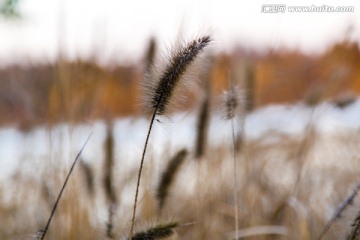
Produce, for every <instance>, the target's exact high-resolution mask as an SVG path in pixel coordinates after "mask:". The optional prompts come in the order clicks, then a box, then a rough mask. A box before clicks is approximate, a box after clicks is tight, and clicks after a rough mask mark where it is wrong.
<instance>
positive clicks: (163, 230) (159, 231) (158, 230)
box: [132, 223, 178, 240]
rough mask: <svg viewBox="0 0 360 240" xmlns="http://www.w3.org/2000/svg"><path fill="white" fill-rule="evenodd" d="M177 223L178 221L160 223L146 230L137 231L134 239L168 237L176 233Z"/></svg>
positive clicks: (144, 239) (145, 239)
mask: <svg viewBox="0 0 360 240" xmlns="http://www.w3.org/2000/svg"><path fill="white" fill-rule="evenodd" d="M177 225H178V224H177V223H168V224H159V225H157V226H155V227H153V228H149V229H148V230H146V231H144V232H139V233H136V234H135V235H134V237H133V238H132V239H133V240H155V239H160V238H166V237H169V236H171V235H172V234H173V233H174V228H176V227H177Z"/></svg>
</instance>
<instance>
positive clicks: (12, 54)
mask: <svg viewBox="0 0 360 240" xmlns="http://www.w3.org/2000/svg"><path fill="white" fill-rule="evenodd" d="M270 3H274V1H270V0H265V1H264V0H253V1H248V2H246V3H245V1H240V0H152V1H149V0H127V1H121V0H102V1H96V0H42V1H40V0H22V1H20V5H19V11H20V13H21V15H22V19H21V20H17V21H13V22H9V21H4V20H3V19H2V20H0V64H2V65H3V64H6V63H9V62H14V61H20V60H21V61H24V60H25V61H28V60H32V59H35V60H40V61H44V60H45V61H47V60H51V61H53V60H54V59H56V57H57V56H58V53H59V49H60V48H61V49H62V50H63V51H64V52H65V55H66V56H67V57H69V58H71V59H74V58H76V57H89V56H91V55H94V54H96V55H97V57H98V58H99V59H100V61H102V62H104V63H105V62H108V61H111V60H116V61H122V62H124V61H136V60H137V59H139V58H140V57H141V56H142V55H143V53H144V51H145V48H146V46H147V45H146V44H147V41H148V39H149V38H150V36H155V38H156V40H157V41H158V42H159V43H160V45H161V46H169V45H170V44H171V42H173V41H174V39H176V36H178V35H179V34H180V35H185V38H186V37H189V36H190V37H191V36H193V35H196V34H199V33H204V32H205V33H206V32H211V33H212V34H213V36H214V38H215V43H216V44H215V46H216V48H217V49H218V50H230V49H231V48H233V47H234V45H235V44H241V45H243V46H246V47H251V48H255V49H265V48H270V49H279V48H282V47H287V48H291V49H292V48H299V49H301V50H303V51H305V52H314V51H315V52H321V51H323V50H324V49H325V48H326V47H327V46H329V44H331V43H333V42H335V41H339V40H341V39H343V38H344V36H345V34H346V33H347V34H348V36H350V37H351V38H353V39H357V40H358V39H360V1H358V0H356V1H355V0H352V1H349V0H345V1H321V0H311V1H304V0H302V1H296V5H298V6H300V5H303V6H311V5H316V6H321V5H324V4H325V5H328V6H339V5H342V6H343V5H345V6H354V12H353V13H324V12H321V13H319V12H318V13H305V12H301V13H300V12H299V13H290V12H288V11H287V10H286V11H285V13H262V12H261V9H262V6H263V5H264V4H270ZM275 3H276V4H286V7H288V6H290V4H291V5H295V1H284V0H277V1H275ZM350 27H351V28H352V31H347V29H350Z"/></svg>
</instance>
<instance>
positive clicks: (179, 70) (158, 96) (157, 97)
mask: <svg viewBox="0 0 360 240" xmlns="http://www.w3.org/2000/svg"><path fill="white" fill-rule="evenodd" d="M210 42H211V38H210V36H204V37H199V38H197V39H196V40H193V41H191V42H190V43H189V44H187V45H185V46H182V47H179V48H178V49H176V50H175V51H174V53H173V54H172V56H171V58H170V59H169V62H168V63H167V64H166V65H165V68H164V71H163V72H162V73H161V74H160V76H159V78H157V79H155V80H153V79H150V80H151V81H150V80H149V81H147V83H146V86H145V89H146V91H147V92H148V93H147V95H148V97H147V98H148V99H147V100H146V105H148V108H149V109H153V110H155V111H156V114H158V115H165V114H166V113H167V109H168V105H169V102H170V101H171V100H170V99H171V98H172V97H173V95H174V92H175V90H176V88H177V86H178V85H179V81H180V79H181V78H182V77H183V76H184V74H185V73H186V71H187V70H188V68H189V67H190V65H191V64H192V63H193V62H194V61H195V60H196V58H197V56H198V55H199V54H200V53H202V52H203V51H204V49H205V47H206V46H208V45H209V43H210Z"/></svg>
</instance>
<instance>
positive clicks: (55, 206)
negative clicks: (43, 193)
mask: <svg viewBox="0 0 360 240" xmlns="http://www.w3.org/2000/svg"><path fill="white" fill-rule="evenodd" d="M91 135H92V133H90V134H89V136H88V138H87V139H86V141H85V143H84V145H83V146H82V148H81V149H80V151H79V153H78V154H77V155H76V158H75V160H74V162H73V164H72V165H71V168H70V170H69V173H68V175H67V176H66V178H65V181H64V184H63V186H62V188H61V190H60V193H59V195H58V197H57V199H56V201H55V204H54V207H53V209H52V210H51V214H50V217H49V219H48V221H47V223H46V226H45V228H44V230H43V231H42V233H41V238H40V239H41V240H43V239H45V236H46V233H47V231H48V229H49V226H50V223H51V220H52V219H53V217H54V214H55V211H56V209H57V206H58V204H59V202H60V199H61V196H62V194H63V192H64V190H65V187H66V185H67V183H68V181H69V178H70V175H71V173H72V172H73V170H74V167H75V165H76V163H77V161H78V159H79V158H80V155H81V153H82V152H83V150H84V148H85V147H86V145H87V143H88V142H89V140H90V137H91Z"/></svg>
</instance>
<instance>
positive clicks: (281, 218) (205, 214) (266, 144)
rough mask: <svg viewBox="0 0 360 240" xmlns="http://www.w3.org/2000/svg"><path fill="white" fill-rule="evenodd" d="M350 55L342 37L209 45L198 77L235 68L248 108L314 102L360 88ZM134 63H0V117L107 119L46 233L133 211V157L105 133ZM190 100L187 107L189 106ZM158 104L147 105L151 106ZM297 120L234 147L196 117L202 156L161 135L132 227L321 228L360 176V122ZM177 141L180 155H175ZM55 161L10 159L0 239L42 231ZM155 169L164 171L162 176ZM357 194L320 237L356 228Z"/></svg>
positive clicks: (123, 227) (116, 227) (26, 121)
mask: <svg viewBox="0 0 360 240" xmlns="http://www.w3.org/2000/svg"><path fill="white" fill-rule="evenodd" d="M151 44H153V43H151ZM150 46H152V45H150ZM149 49H152V47H150V48H149ZM151 51H153V50H151ZM148 56H151V54H148ZM149 58H152V57H149ZM147 61H149V59H148V60H147ZM359 63H360V52H359V47H358V46H357V45H355V44H354V43H349V42H344V43H341V44H337V45H335V46H334V47H333V48H332V49H330V50H329V51H328V52H327V53H325V54H324V55H322V56H316V57H315V56H311V57H310V56H306V55H303V54H301V53H297V52H292V53H289V52H282V53H269V54H265V55H258V54H250V53H246V52H244V51H236V52H235V53H234V54H232V55H229V56H227V55H218V56H215V57H214V59H213V64H211V69H210V70H209V73H210V74H208V75H207V76H208V77H209V78H208V79H207V80H210V83H209V85H206V84H205V85H206V86H211V87H212V89H211V90H209V89H207V90H206V91H208V93H207V94H210V92H212V93H213V94H214V95H215V96H217V94H218V93H220V91H223V90H224V89H226V88H227V86H228V78H229V77H231V78H235V79H237V81H238V82H239V83H240V85H241V87H242V88H244V89H246V90H247V91H246V92H245V95H246V96H245V99H246V102H245V103H242V104H244V106H243V108H244V109H246V110H247V111H246V112H250V111H252V110H253V108H254V107H257V106H261V105H264V104H267V103H271V102H292V101H298V100H299V99H304V98H305V100H306V101H307V103H308V104H309V105H311V106H314V105H316V104H317V103H318V102H319V101H321V100H323V99H325V98H329V97H334V96H336V95H338V94H341V93H347V92H348V91H350V90H351V91H353V92H354V93H360V85H359V82H360V79H359V78H360V72H359V71H360V70H359V68H357V66H359ZM143 65H144V66H145V67H134V66H126V67H124V66H123V67H117V68H114V69H112V70H109V69H105V68H102V67H99V66H97V65H96V64H95V63H84V62H81V61H79V62H74V63H69V62H60V63H59V64H58V65H57V66H52V65H48V66H40V67H9V68H7V69H3V70H2V71H1V72H0V76H1V78H3V79H4V80H3V81H0V84H1V85H2V86H1V88H0V109H1V111H2V112H6V113H8V114H5V115H2V116H1V119H0V121H1V122H2V123H9V122H12V121H13V120H14V119H20V121H22V122H21V124H22V126H23V127H31V125H32V124H34V123H36V124H40V123H42V124H44V123H45V124H49V123H50V124H52V123H55V122H58V121H66V122H68V123H69V124H71V123H74V122H78V121H90V120H92V119H98V118H105V119H106V123H107V131H106V137H105V140H104V142H103V145H101V146H98V148H99V149H102V150H101V151H103V152H104V159H99V160H98V162H97V163H93V165H89V164H88V163H86V162H85V161H82V159H80V160H79V161H80V164H78V165H77V166H76V168H75V170H74V172H73V174H72V176H71V179H70V180H69V184H68V186H67V188H66V189H65V191H64V195H63V197H62V199H61V202H60V204H59V207H58V210H57V212H56V213H55V215H54V219H53V222H52V223H51V225H50V228H49V232H48V235H47V237H46V239H54V240H57V239H88V240H91V239H128V237H129V229H130V226H131V218H132V214H133V205H132V204H133V201H132V200H130V201H129V200H128V198H129V195H131V196H132V195H133V193H134V189H135V187H136V181H137V171H138V169H136V168H134V169H124V168H123V166H122V165H121V164H119V163H118V162H117V161H119V159H115V157H114V156H115V155H114V151H115V149H116V148H120V147H121V146H117V145H116V143H115V141H114V132H113V128H112V121H113V119H114V118H115V117H117V116H122V115H127V114H135V113H136V114H138V113H139V112H141V109H140V108H139V107H138V108H136V107H134V106H135V105H136V99H137V98H138V96H139V94H140V91H139V80H140V79H141V78H142V76H143V71H144V69H146V68H147V66H146V62H145V63H144V64H143ZM143 68H144V69H143ZM229 69H230V71H229ZM229 72H230V74H229ZM314 89H315V90H314ZM194 95H196V94H194ZM207 97H209V96H207ZM190 99H191V100H194V99H195V97H194V96H192V97H191V98H190ZM207 100H208V104H210V102H211V101H210V100H209V99H207ZM345 100H347V101H351V100H352V99H351V98H345ZM194 102H195V101H193V102H192V101H190V102H188V104H187V107H195V106H196V104H195V103H194ZM344 102H345V103H346V101H344V100H343V99H340V100H339V101H338V103H344ZM345 105H346V104H345ZM197 110H198V111H200V112H201V110H199V109H197ZM206 111H210V108H209V109H207V110H206ZM156 112H157V109H156V108H155V112H154V116H155V115H156ZM208 114H209V113H208ZM243 114H245V111H244V112H243ZM201 116H202V114H200V117H199V118H200V119H201ZM242 117H243V116H242ZM243 118H244V117H243ZM206 124H207V123H206ZM306 124H307V129H306V131H304V133H303V135H299V136H290V135H285V134H281V133H279V132H276V131H272V132H268V133H266V134H264V135H263V136H262V137H261V138H259V139H246V135H244V134H243V133H241V134H240V135H241V139H240V140H241V147H240V148H236V146H232V143H233V142H234V143H236V144H237V142H236V141H235V139H228V141H225V142H223V143H222V144H219V145H215V144H211V143H212V140H213V139H207V137H208V136H207V135H206V131H207V128H206V127H205V128H203V127H204V126H203V125H204V123H203V124H202V123H201V121H199V125H198V126H197V128H198V130H199V129H202V128H203V129H202V130H201V131H203V132H205V134H203V136H202V138H205V139H203V141H206V142H207V145H206V148H205V147H203V148H202V151H201V155H200V156H199V154H198V153H197V152H196V146H194V149H195V150H194V149H182V148H181V149H180V148H179V149H177V148H176V147H175V148H173V149H168V148H167V146H163V149H164V151H163V153H162V154H161V157H159V156H156V157H154V156H153V155H151V154H149V156H147V161H144V170H143V171H144V172H143V177H142V181H141V184H140V189H141V191H140V195H139V201H138V211H137V212H136V219H137V220H136V225H135V229H134V235H133V238H132V239H134V240H135V239H158V238H164V239H165V238H166V239H210V240H211V239H234V238H235V236H236V235H237V236H238V237H239V238H243V239H259V240H261V239H304V240H306V239H318V237H319V236H320V234H321V232H322V230H323V229H324V227H325V226H326V224H327V223H328V222H329V220H330V219H331V217H332V215H333V214H334V213H336V210H337V208H338V206H339V204H341V203H344V200H345V199H346V197H347V196H349V195H351V194H352V191H353V189H354V188H355V186H357V184H358V183H359V181H360V178H359V177H358V175H359V174H358V173H359V171H360V164H359V156H360V151H359V147H358V146H359V144H360V138H359V136H360V130H359V129H357V130H351V131H348V130H344V131H342V132H340V131H339V132H337V133H332V134H330V133H328V134H325V133H319V132H317V129H316V127H315V126H314V125H313V123H312V122H309V123H306ZM229 125H230V123H229ZM179 127H181V125H179ZM226 129H229V131H230V127H229V128H223V129H221V131H225V130H226ZM194 134H195V133H194ZM204 146H205V145H204ZM235 150H237V151H238V152H237V154H236V155H234V151H235ZM179 151H180V152H182V153H183V155H182V158H181V161H180V163H178V164H174V163H172V162H173V161H174V159H176V155H177V153H178V152H179ZM50 154H51V153H50ZM174 156H175V157H174ZM234 156H235V159H234ZM55 157H56V156H55ZM74 157H75V156H74ZM53 158H54V156H53ZM59 158H60V156H59ZM199 158H201V161H199ZM131 160H132V159H131ZM122 161H127V159H122ZM129 161H130V159H129ZM234 161H236V184H235V186H236V189H235V191H236V196H237V197H235V196H234V174H233V173H234ZM60 163H61V161H58V164H56V165H55V164H54V162H53V161H47V162H44V163H43V164H44V166H42V167H41V168H39V167H37V168H34V174H23V173H21V171H19V172H18V173H16V174H14V175H13V177H12V178H10V179H9V180H7V181H6V182H3V183H2V184H1V185H0V192H1V194H0V196H1V197H0V219H1V224H0V239H10V240H11V239H32V238H36V237H37V236H36V232H37V231H39V232H38V235H39V234H41V230H42V229H43V228H44V226H45V224H46V221H47V219H48V216H49V213H50V212H51V209H52V208H53V204H54V202H55V200H56V198H57V197H58V192H59V190H60V189H61V186H62V185H63V183H64V180H65V176H66V175H67V173H68V168H69V167H68V166H67V167H66V166H64V164H60ZM101 166H103V167H101ZM174 166H175V167H174ZM169 168H170V169H169ZM171 168H173V169H171ZM169 172H170V173H169ZM169 174H170V176H169ZM139 176H140V175H139ZM161 176H163V177H162V178H161ZM164 176H165V177H166V178H167V179H166V180H161V179H164V178H165V177H164ZM164 182H165V183H166V184H164ZM162 186H163V188H164V189H161V188H162ZM165 187H166V189H165ZM130 198H131V199H132V197H130ZM358 198H359V197H358V196H354V198H353V199H352V201H348V202H345V203H346V204H345V206H346V207H345V208H344V211H343V212H342V214H341V215H339V216H338V217H337V218H336V219H335V221H334V223H333V224H332V226H331V227H330V228H329V230H328V232H327V233H326V235H325V236H324V238H323V239H347V238H348V237H349V239H356V237H357V236H356V235H357V232H358V231H359V230H358V229H356V228H357V227H358V225H359V224H358V219H359V216H358V213H359V211H360V204H359V203H360V202H359V199H358ZM165 199H166V201H165ZM235 199H237V202H235ZM234 207H236V208H237V214H235V211H234ZM236 218H238V219H236ZM235 223H238V226H237V227H238V231H237V233H235V230H236V229H235V228H236V227H235ZM353 223H354V226H353ZM235 234H236V235H235Z"/></svg>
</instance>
